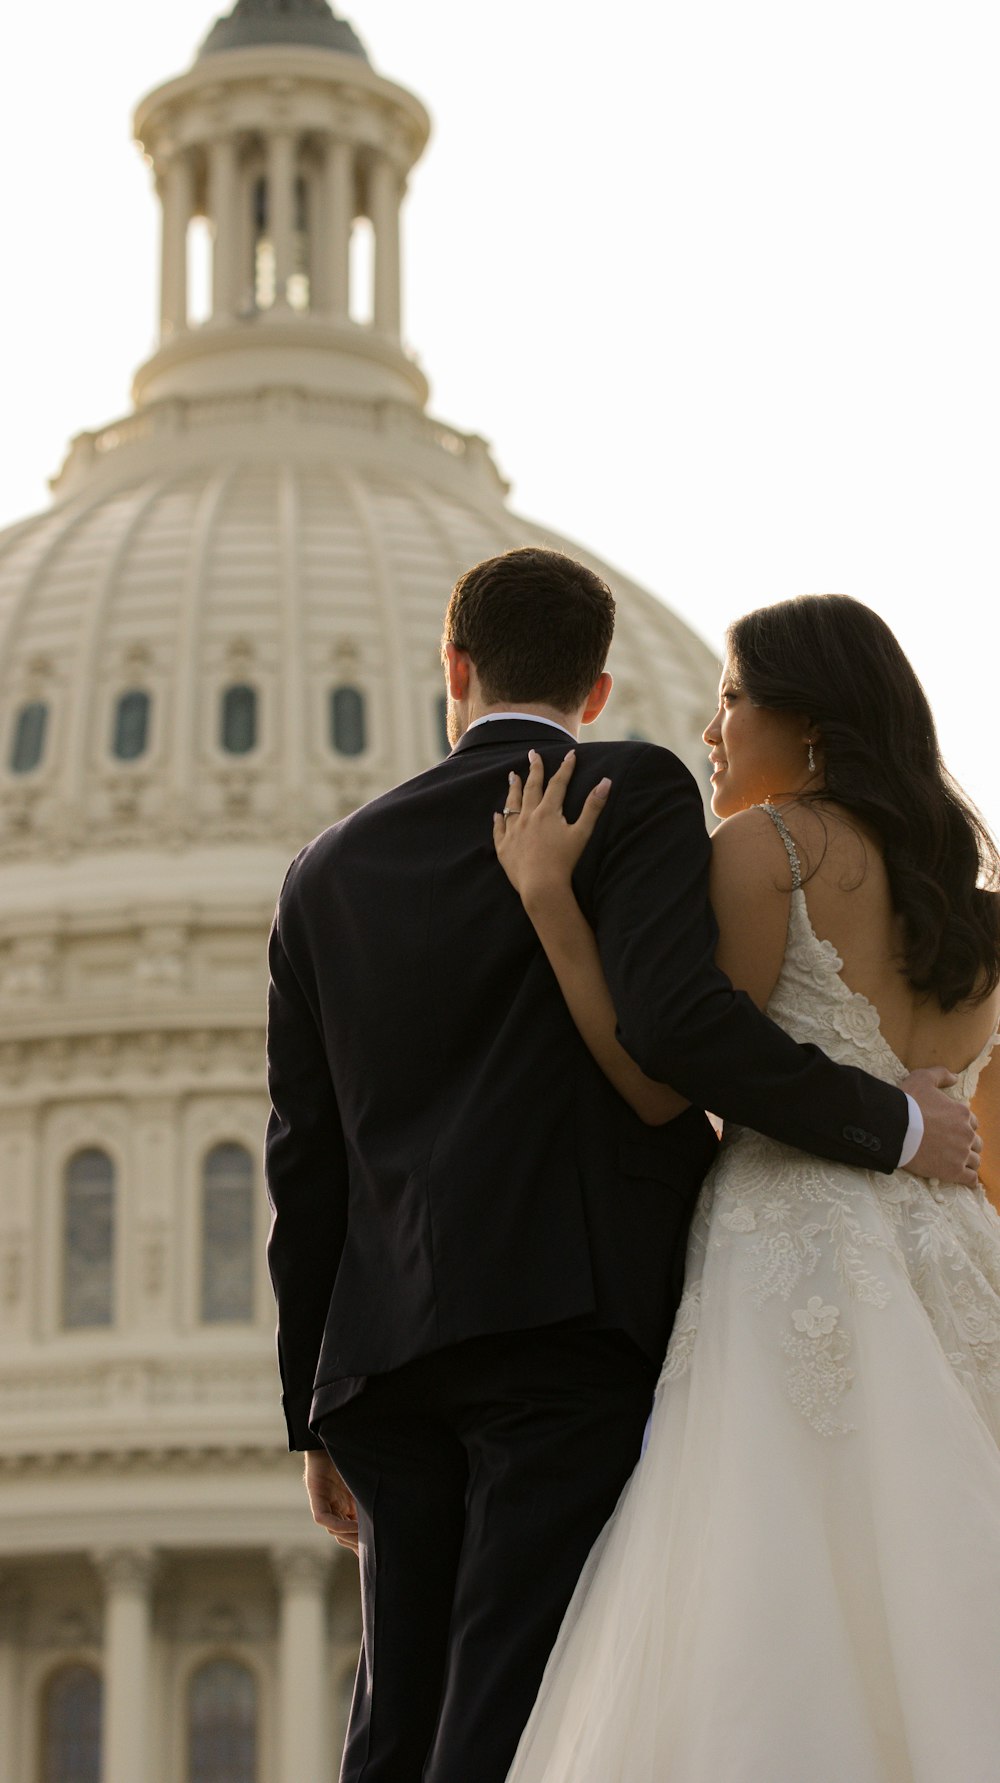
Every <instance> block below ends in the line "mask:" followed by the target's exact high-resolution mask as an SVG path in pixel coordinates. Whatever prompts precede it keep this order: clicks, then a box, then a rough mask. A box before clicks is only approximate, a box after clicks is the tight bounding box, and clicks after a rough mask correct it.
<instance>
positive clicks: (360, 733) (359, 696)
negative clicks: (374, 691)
mask: <svg viewBox="0 0 1000 1783" xmlns="http://www.w3.org/2000/svg"><path fill="white" fill-rule="evenodd" d="M330 741H331V743H332V744H333V747H334V749H335V750H336V751H337V754H338V755H363V754H364V750H365V745H366V743H367V741H368V734H367V724H366V719H365V696H364V694H363V693H362V692H361V691H360V689H359V688H357V687H335V688H334V690H333V692H332V693H331V695H330Z"/></svg>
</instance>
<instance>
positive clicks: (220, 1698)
mask: <svg viewBox="0 0 1000 1783" xmlns="http://www.w3.org/2000/svg"><path fill="white" fill-rule="evenodd" d="M188 1704H189V1706H188V1768H187V1783H257V1686H256V1683H255V1681H254V1676H253V1673H252V1672H251V1671H250V1670H249V1669H248V1668H247V1666H245V1665H238V1664H237V1663H236V1661H235V1660H233V1659H213V1660H210V1661H209V1663H208V1664H207V1665H202V1666H199V1667H198V1670H197V1671H196V1672H195V1674H194V1677H193V1678H192V1679H191V1684H190V1693H189V1699H188ZM303 1783H304V1780H303Z"/></svg>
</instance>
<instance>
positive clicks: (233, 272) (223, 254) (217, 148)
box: [208, 136, 240, 321]
mask: <svg viewBox="0 0 1000 1783" xmlns="http://www.w3.org/2000/svg"><path fill="white" fill-rule="evenodd" d="M208 214H209V216H210V217H211V219H212V226H213V230H214V240H213V244H212V319H213V321H230V320H231V319H232V318H233V317H234V316H235V314H236V310H237V306H238V303H239V265H238V261H239V238H240V228H239V225H240V216H239V182H238V172H237V165H236V141H235V138H234V137H232V136H219V137H216V139H215V141H214V142H212V143H210V144H209V149H208Z"/></svg>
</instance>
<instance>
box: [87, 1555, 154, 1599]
mask: <svg viewBox="0 0 1000 1783" xmlns="http://www.w3.org/2000/svg"><path fill="white" fill-rule="evenodd" d="M92 1558H93V1562H94V1565H95V1567H96V1568H97V1571H98V1572H99V1573H100V1575H101V1578H102V1579H103V1581H104V1586H105V1590H106V1591H107V1592H108V1593H109V1594H110V1593H112V1592H115V1593H117V1592H123V1593H124V1592H128V1593H130V1594H133V1595H135V1596H144V1595H145V1594H146V1592H148V1591H149V1589H150V1587H151V1586H152V1583H153V1579H154V1577H155V1574H156V1566H157V1554H156V1550H155V1549H154V1548H99V1549H98V1550H97V1551H96V1553H95V1554H94V1555H93V1556H92Z"/></svg>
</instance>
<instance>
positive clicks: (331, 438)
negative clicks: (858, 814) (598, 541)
mask: <svg viewBox="0 0 1000 1783" xmlns="http://www.w3.org/2000/svg"><path fill="white" fill-rule="evenodd" d="M172 425H173V427H174V428H175V429H176V426H177V417H176V415H174V417H173V421H172ZM399 426H400V438H399V439H397V440H396V441H395V444H394V440H393V434H392V428H391V426H390V425H388V423H387V421H386V418H385V416H383V418H382V422H381V425H380V428H379V430H378V432H377V433H376V434H374V435H373V436H372V438H371V440H369V441H367V442H366V440H365V438H364V436H363V435H362V436H361V437H360V438H359V435H358V433H357V432H356V431H355V432H354V434H353V436H352V437H350V438H349V439H347V440H344V439H343V438H341V439H339V440H338V438H337V437H336V436H335V434H334V433H333V431H332V430H330V431H329V432H328V433H326V432H325V430H324V429H322V428H315V427H314V428H313V429H310V428H309V427H308V426H307V425H305V424H304V420H303V417H302V416H301V415H300V416H299V417H298V421H297V424H296V423H293V422H292V421H291V420H289V419H288V418H287V417H286V427H285V435H284V441H283V442H281V436H280V415H279V416H278V418H277V419H275V418H272V420H271V423H270V431H268V430H266V429H265V428H263V427H258V428H257V429H250V428H247V427H246V426H245V424H244V425H243V426H241V427H240V428H239V429H236V428H234V429H233V430H232V431H231V433H230V434H229V436H228V437H227V438H224V437H223V436H221V435H218V434H216V435H215V436H214V437H206V438H205V440H204V444H203V445H202V448H201V449H202V452H203V454H204V455H203V456H201V457H200V460H199V456H198V446H199V441H198V440H197V438H188V439H186V440H185V439H184V438H183V436H182V438H181V440H180V441H178V439H177V435H176V432H174V434H173V436H172V443H171V451H172V454H173V463H172V464H170V462H169V457H167V458H164V456H162V455H161V457H160V459H159V461H158V462H157V459H156V456H155V453H154V452H153V443H150V442H146V444H145V446H144V445H143V442H142V441H141V440H134V439H133V440H127V441H126V442H124V444H125V449H122V450H120V452H116V453H115V454H114V455H115V456H116V457H118V459H119V464H118V466H117V467H116V468H117V471H118V476H119V477H123V479H124V480H123V481H122V482H120V483H117V484H116V482H114V481H112V482H111V483H110V485H109V483H108V478H107V472H106V471H105V473H104V477H103V480H102V477H101V474H100V472H98V474H97V476H96V478H94V479H92V480H89V481H86V482H85V483H84V484H83V486H82V488H81V489H80V491H79V494H78V495H77V496H76V497H75V498H74V497H73V496H70V497H68V498H67V499H65V500H63V501H62V502H60V503H59V504H58V505H57V506H56V507H55V508H54V509H53V510H52V511H51V512H50V513H48V514H43V515H41V516H39V517H37V518H35V519H31V520H28V521H26V522H24V523H23V524H22V525H20V526H18V527H15V528H12V529H11V530H10V531H9V532H8V533H7V534H6V535H4V536H2V537H0V858H3V859H6V860H8V861H12V860H14V859H17V858H18V857H19V856H21V857H23V856H25V855H29V856H35V857H36V858H37V857H38V856H39V855H42V856H45V855H47V854H51V853H52V851H53V850H55V851H56V852H57V853H58V854H60V855H62V856H63V858H66V857H67V856H68V855H70V854H79V853H84V852H89V851H92V850H94V849H106V848H115V849H120V848H122V847H124V848H126V849H130V848H131V847H133V846H136V845H139V846H145V847H146V848H149V847H153V848H159V847H167V848H171V849H174V850H176V849H177V848H178V847H180V848H185V847H187V846H192V845H198V844H202V845H205V844H208V843H211V844H212V845H215V844H217V843H220V842H227V841H230V842H238V841H240V840H246V841H252V842H257V843H260V842H266V843H268V844H269V845H273V846H276V847H277V849H278V851H279V853H284V854H285V855H287V854H289V853H290V852H293V851H294V850H295V849H297V848H298V847H300V846H301V845H302V844H303V843H304V842H305V841H306V840H307V839H308V838H309V837H310V836H311V835H313V834H315V833H316V832H317V831H318V830H319V829H321V828H323V827H324V826H325V825H327V824H329V823H330V822H332V821H334V820H335V819H337V818H338V817H340V816H342V815H343V814H345V813H346V812H347V811H350V810H352V809H354V808H355V807H356V806H357V805H358V804H360V803H362V802H363V801H364V800H365V799H368V798H371V797H373V796H375V795H376V794H378V793H379V792H381V791H383V790H384V789H385V788H386V787H388V786H390V785H392V784H394V783H395V782H398V781H400V780H403V779H405V778H407V777H408V776H410V775H412V774H414V773H417V772H419V771H421V770H422V769H424V768H426V767H429V766H431V765H432V764H433V763H434V762H435V761H436V760H438V759H439V758H440V757H441V755H442V754H444V753H445V752H446V748H447V745H446V743H445V740H444V736H443V730H442V718H443V714H442V710H441V700H442V694H443V683H442V675H441V667H440V654H439V649H440V635H441V624H442V618H443V613H444V608H445V605H446V602H447V598H448V594H449V591H450V589H451V587H452V585H453V583H454V581H455V578H456V577H457V575H458V574H459V573H460V572H461V571H462V570H464V569H466V568H467V567H468V566H469V565H470V564H472V563H474V562H476V561H477V560H478V559H480V558H483V557H486V556H491V555H493V554H494V553H496V552H499V551H503V550H506V549H508V548H510V547H511V546H515V545H520V544H524V543H527V542H532V541H539V542H545V543H548V544H551V545H554V546H556V547H557V548H560V549H564V550H566V551H568V552H570V553H571V554H573V555H575V556H578V557H581V558H583V559H584V560H585V561H587V562H589V563H592V564H593V565H594V567H595V568H597V569H598V570H599V571H601V573H603V574H605V575H606V576H607V578H608V580H609V582H610V584H611V586H612V588H613V589H614V590H615V592H616V594H617V595H618V596H619V603H618V610H619V618H618V630H617V636H616V639H615V644H614V651H613V655H612V659H611V667H612V670H613V672H614V674H615V677H616V686H615V692H614V695H613V697H612V703H611V706H610V708H609V710H608V713H607V715H606V716H605V717H604V718H603V719H602V720H601V721H600V729H598V727H596V726H595V728H594V732H593V734H594V735H595V736H596V735H604V736H612V737H613V736H616V735H617V736H630V735H633V736H634V735H643V736H646V737H649V738H650V739H652V740H655V741H657V742H660V743H663V744H666V745H667V746H669V747H671V748H673V749H674V750H675V751H676V752H677V753H678V754H680V755H681V757H682V758H684V759H685V760H686V761H687V762H688V764H689V765H690V766H691V768H692V769H693V770H694V771H695V772H696V774H697V775H698V777H699V779H700V781H701V782H702V784H704V765H703V764H704V749H703V747H702V746H701V744H700V741H699V738H700V733H701V729H702V727H703V725H704V723H705V721H706V718H707V716H708V715H709V713H710V712H711V710H712V709H713V706H714V700H715V686H716V676H717V666H716V664H715V661H714V659H713V657H712V653H711V652H710V650H709V649H708V648H707V646H706V645H704V644H703V643H702V642H701V640H700V639H698V638H697V637H696V636H695V635H694V634H693V633H692V632H691V631H689V629H688V628H687V627H686V626H685V625H684V624H683V623H682V622H681V621H680V620H679V619H678V618H677V617H676V616H675V615H674V614H672V613H671V612H669V611H668V609H667V608H666V607H664V606H663V605H662V604H661V603H660V602H659V601H657V600H656V599H654V598H653V597H652V596H651V595H649V594H647V593H646V592H645V591H644V590H643V589H641V588H639V587H637V586H636V585H635V584H634V583H632V582H630V581H629V580H628V579H627V578H625V577H623V576H621V575H619V574H618V573H617V572H616V571H613V570H609V569H608V568H607V566H606V565H603V564H601V563H600V562H599V560H597V559H595V558H593V557H592V556H591V554H590V553H587V552H583V551H581V550H580V548H579V547H578V546H576V545H574V544H572V543H571V542H568V541H566V540H564V539H561V538H559V537H558V536H557V535H555V534H553V533H551V532H549V531H547V530H545V529H542V528H540V527H538V526H536V525H534V524H533V523H531V522H528V521H525V520H522V519H519V518H518V517H517V516H516V515H514V514H513V513H511V512H510V510H509V509H508V508H507V507H506V506H505V504H504V501H503V490H502V486H501V485H500V484H499V481H498V480H497V479H496V474H495V472H493V471H492V467H490V477H489V478H488V477H487V476H486V474H485V473H484V470H483V459H484V457H485V454H484V451H483V448H482V443H481V442H479V441H476V440H475V439H471V440H469V439H466V438H465V437H464V436H462V435H458V434H452V433H450V432H448V430H444V429H441V428H440V427H439V425H438V424H436V423H432V422H431V421H430V420H429V419H427V418H424V417H417V416H415V415H406V414H404V413H403V412H402V411H401V412H400V415H399ZM415 428H422V429H423V430H424V433H423V438H422V441H421V440H417V439H416V438H415V436H414V437H411V436H413V435H414V429H415ZM195 433H197V429H195ZM310 434H312V437H310ZM317 435H318V437H317ZM154 443H155V442H154ZM179 447H180V448H181V450H179V449H178V448H179ZM165 450H166V448H165ZM144 451H145V453H146V454H147V462H146V464H145V466H144V465H143V453H144ZM151 453H152V454H153V455H152V456H149V454H151ZM185 459H186V462H185ZM485 462H486V464H487V465H489V460H488V459H486V461H485ZM490 479H492V486H491V481H490ZM102 481H103V486H102ZM233 689H243V690H244V692H243V693H242V694H239V693H235V694H234V693H233V692H232V691H231V690H233ZM248 689H249V690H251V692H250V693H247V692H246V691H245V690H248ZM338 689H340V690H344V689H348V690H352V691H350V692H348V693H346V694H345V693H344V692H343V691H341V693H340V706H339V708H336V709H335V706H334V703H333V702H334V700H335V696H336V695H337V690H338ZM227 699H228V700H230V702H234V701H235V705H236V707H239V706H240V702H241V701H242V702H243V704H244V706H245V707H246V708H249V706H251V705H252V706H253V707H254V708H255V711H254V715H253V717H252V718H251V717H250V716H248V711H247V710H244V711H243V716H242V717H240V716H239V714H237V715H236V717H235V718H234V720H233V722H234V723H235V724H236V727H237V728H236V733H235V734H234V735H230V736H229V737H228V739H227V736H226V724H227V722H229V721H228V720H227V718H226V701H227ZM129 701H131V708H132V711H131V716H129ZM123 702H125V705H124V706H123ZM141 708H145V712H144V715H143V713H142V711H141V710H140V709H141ZM42 709H44V711H45V715H46V716H45V719H44V721H43V720H42V718H41V717H40V712H41V710H42ZM31 710H33V711H34V713H35V717H34V720H32V721H30V722H34V723H35V724H36V726H37V725H43V729H44V736H43V738H42V742H41V746H40V747H38V748H36V749H35V754H36V755H37V760H33V758H32V747H33V746H32V740H31V736H30V735H29V736H28V737H27V742H26V741H25V731H24V726H25V724H26V723H28V724H29V730H30V722H29V721H27V720H26V719H25V717H24V714H25V713H26V712H30V711H31ZM338 713H339V715H338ZM123 714H124V716H123ZM240 724H243V725H244V727H249V728H245V729H244V731H243V732H242V733H240V732H239V726H240ZM123 725H124V733H123V731H122V727H123ZM130 725H132V726H133V729H132V730H131V731H130V730H129V726H130ZM338 726H340V731H339V732H338V728H337V727H338ZM135 727H138V728H135ZM251 733H252V736H251ZM248 739H249V740H248ZM36 742H37V739H36ZM19 749H20V752H21V753H20V756H19V755H18V751H19ZM25 763H27V764H28V765H27V767H26V766H25Z"/></svg>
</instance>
